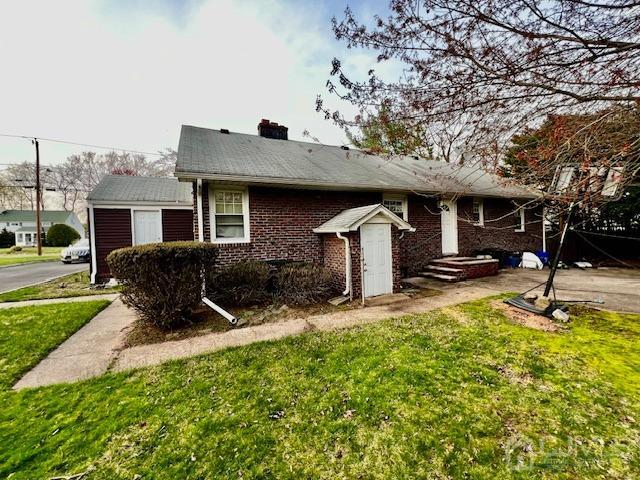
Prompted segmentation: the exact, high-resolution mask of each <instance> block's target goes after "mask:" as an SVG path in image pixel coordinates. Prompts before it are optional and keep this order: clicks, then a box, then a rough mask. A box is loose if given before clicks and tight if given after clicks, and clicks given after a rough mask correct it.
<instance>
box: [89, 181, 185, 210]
mask: <svg viewBox="0 0 640 480" xmlns="http://www.w3.org/2000/svg"><path fill="white" fill-rule="evenodd" d="M191 188H192V187H191V183H188V182H187V183H185V182H179V181H178V180H177V179H175V178H165V177H131V176H123V175H107V176H106V177H104V178H103V179H102V180H101V181H100V183H98V185H96V186H95V187H94V189H93V190H92V191H91V193H90V194H89V196H88V197H87V200H88V201H89V202H91V203H106V202H115V203H127V202H131V203H138V202H148V203H162V204H165V203H175V204H178V205H192V204H193V196H192V191H191Z"/></svg>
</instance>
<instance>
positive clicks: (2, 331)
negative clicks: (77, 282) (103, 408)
mask: <svg viewBox="0 0 640 480" xmlns="http://www.w3.org/2000/svg"><path fill="white" fill-rule="evenodd" d="M107 305H109V302H107V301H94V302H78V303H55V304H51V305H39V306H37V307H16V308H6V309H0V388H10V387H11V385H13V384H14V383H15V382H16V381H17V380H18V379H19V378H20V377H21V376H22V375H23V374H24V373H26V372H27V371H28V370H29V369H30V368H31V367H33V366H35V365H36V364H37V363H38V362H39V361H40V360H42V359H43V358H44V357H46V356H47V354H48V353H49V352H50V351H51V350H53V349H54V348H55V347H57V346H58V345H60V344H61V343H62V342H63V341H64V340H66V339H67V337H69V336H70V335H72V334H73V333H75V332H76V330H78V329H79V328H80V327H82V326H83V325H84V324H85V323H87V322H88V321H89V320H91V319H92V318H93V317H94V316H95V315H96V314H97V313H98V312H100V310H102V309H103V308H105V307H106V306H107Z"/></svg>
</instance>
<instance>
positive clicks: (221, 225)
mask: <svg viewBox="0 0 640 480" xmlns="http://www.w3.org/2000/svg"><path fill="white" fill-rule="evenodd" d="M209 201H210V204H211V205H210V210H209V211H210V212H211V220H212V222H211V230H212V232H211V238H212V240H213V242H218V243H237V242H248V241H249V198H248V194H247V191H246V190H217V189H216V190H213V192H212V195H210V197H209Z"/></svg>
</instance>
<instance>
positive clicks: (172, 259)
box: [107, 242, 218, 328]
mask: <svg viewBox="0 0 640 480" xmlns="http://www.w3.org/2000/svg"><path fill="white" fill-rule="evenodd" d="M217 253H218V251H217V247H216V245H213V244H211V243H201V242H168V243H152V244H147V245H139V246H135V247H127V248H121V249H119V250H114V251H113V252H111V253H110V254H109V255H108V256H107V263H108V264H109V268H110V269H111V272H112V273H113V275H114V277H115V278H116V279H118V280H119V281H120V282H121V283H122V286H123V288H122V293H121V297H122V300H123V302H124V303H125V304H126V305H128V306H130V307H131V308H133V309H135V310H136V311H137V312H138V313H139V315H140V317H141V318H142V319H143V320H144V321H147V322H150V323H153V324H155V325H158V326H160V327H164V328H170V327H174V326H177V325H180V324H182V323H185V322H189V321H190V317H191V313H192V311H193V309H194V308H195V307H197V306H198V305H199V304H200V301H201V299H202V274H203V272H211V271H214V270H215V260H216V257H217Z"/></svg>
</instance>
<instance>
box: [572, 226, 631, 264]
mask: <svg viewBox="0 0 640 480" xmlns="http://www.w3.org/2000/svg"><path fill="white" fill-rule="evenodd" d="M574 232H576V234H577V235H578V236H579V237H580V238H582V239H583V240H584V241H585V242H587V243H588V244H589V245H591V246H592V247H593V248H595V249H596V250H598V251H599V252H600V253H604V254H605V255H606V256H607V257H609V258H611V259H613V260H615V261H616V262H618V263H620V264H622V265H624V266H625V267H629V268H633V266H631V265H629V264H628V263H627V262H624V261H622V260H620V259H619V258H616V257H614V256H613V255H611V254H610V253H608V252H605V251H604V250H603V249H601V248H600V247H598V246H597V245H595V244H593V243H592V242H591V241H589V239H588V238H587V237H585V236H584V235H582V234H581V233H579V232H578V231H577V230H574Z"/></svg>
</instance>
